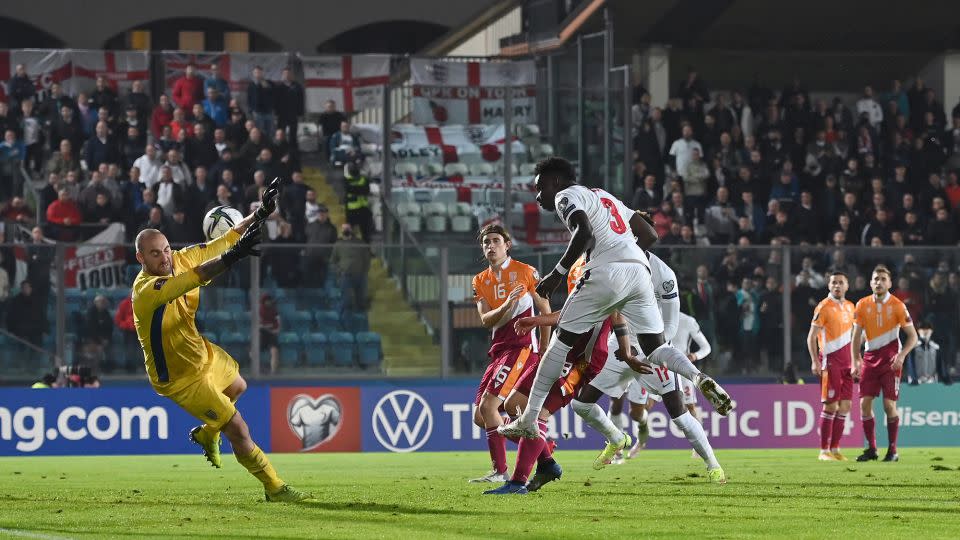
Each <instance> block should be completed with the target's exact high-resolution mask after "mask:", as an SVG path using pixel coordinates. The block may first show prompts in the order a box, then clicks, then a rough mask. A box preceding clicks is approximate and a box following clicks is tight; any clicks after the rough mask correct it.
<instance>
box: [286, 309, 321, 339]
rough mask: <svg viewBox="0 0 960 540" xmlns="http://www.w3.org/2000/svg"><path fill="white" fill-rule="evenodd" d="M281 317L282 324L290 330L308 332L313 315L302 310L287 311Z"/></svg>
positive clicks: (311, 328)
mask: <svg viewBox="0 0 960 540" xmlns="http://www.w3.org/2000/svg"><path fill="white" fill-rule="evenodd" d="M281 316H282V317H283V321H282V326H283V328H286V329H288V330H290V331H291V332H298V333H301V334H302V333H303V332H309V331H310V330H313V317H312V316H311V315H310V314H309V313H305V312H303V311H292V312H288V313H287V314H285V315H281Z"/></svg>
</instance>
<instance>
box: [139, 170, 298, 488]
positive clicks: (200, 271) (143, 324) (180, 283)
mask: <svg viewBox="0 0 960 540" xmlns="http://www.w3.org/2000/svg"><path fill="white" fill-rule="evenodd" d="M279 191H280V179H279V178H277V179H275V180H274V181H273V182H272V183H271V184H270V186H269V187H268V188H267V189H266V190H265V191H264V193H263V197H262V204H261V206H260V208H258V209H257V211H256V212H254V213H253V214H250V215H249V216H247V217H246V218H244V219H243V221H241V222H240V223H239V224H237V226H236V227H234V228H233V229H232V230H231V231H229V232H228V233H227V234H225V235H223V236H222V237H220V238H217V239H216V240H213V241H211V242H210V243H208V244H199V245H195V246H191V247H187V248H184V249H181V250H178V251H171V250H170V244H169V242H167V238H166V237H165V236H164V235H163V233H161V232H160V231H158V230H156V229H145V230H143V231H141V232H140V234H138V235H137V239H136V249H137V261H139V262H140V264H142V265H143V268H142V269H141V270H140V273H139V274H138V275H137V278H136V280H135V281H134V283H133V294H132V298H133V320H134V324H135V326H136V329H137V337H138V338H139V339H140V345H141V346H142V347H143V356H144V363H145V364H146V368H147V375H148V376H149V377H150V384H152V385H153V388H154V389H155V390H156V391H157V393H158V394H160V395H162V396H166V397H168V398H170V399H172V400H173V401H174V402H175V403H176V404H177V405H179V406H181V407H183V409H185V410H186V411H187V412H188V413H190V414H191V415H193V416H194V417H196V418H198V419H200V420H201V421H203V425H202V426H200V427H197V428H194V429H193V430H192V431H191V432H190V440H192V441H193V442H195V443H196V444H198V445H200V447H202V448H203V453H204V455H205V456H206V457H207V460H208V461H210V463H211V464H213V466H214V467H218V468H219V467H220V464H221V462H220V433H221V432H223V434H224V435H226V437H227V439H228V440H229V441H230V444H231V445H232V446H233V452H234V454H235V455H236V457H237V461H239V462H240V464H241V465H243V466H244V467H246V469H247V470H248V471H250V474H252V475H254V476H255V477H256V478H257V479H258V480H260V481H261V482H262V483H263V487H264V491H265V493H266V499H267V501H279V502H296V501H301V500H304V499H307V498H309V495H308V494H306V493H303V492H300V491H297V490H295V489H293V488H291V487H290V486H288V485H286V484H285V483H284V482H283V480H281V479H280V478H279V477H278V476H277V472H276V471H275V470H274V468H273V466H272V465H271V464H270V460H269V459H267V456H266V455H265V454H264V453H263V451H262V450H260V447H258V446H257V444H256V443H255V442H253V439H252V438H251V437H250V430H249V429H248V427H247V424H246V422H244V420H243V417H241V416H240V413H239V412H237V409H236V407H235V406H234V403H235V402H236V401H237V399H238V398H239V397H240V395H241V394H242V393H243V392H244V390H246V389H247V383H246V381H244V380H243V377H241V376H240V373H239V371H238V367H237V362H236V361H235V360H234V359H233V358H231V357H230V355H228V354H227V353H226V352H224V350H223V349H221V348H220V347H217V346H216V345H214V344H213V343H210V342H209V341H208V340H207V339H206V338H204V337H203V336H201V335H200V333H199V332H198V331H197V324H196V321H195V320H194V317H195V315H196V312H197V305H198V304H199V301H200V290H199V287H200V286H202V285H206V284H208V283H209V282H210V280H211V279H213V278H214V277H216V276H218V275H220V274H222V273H223V272H225V271H227V269H229V268H230V267H231V266H233V265H234V264H236V263H237V262H238V261H240V260H241V259H244V258H245V257H247V256H249V255H259V253H258V252H257V251H256V246H257V244H258V243H259V242H260V227H261V225H262V223H263V222H264V221H265V220H266V219H267V217H268V216H269V215H270V214H272V213H273V211H274V210H275V209H276V207H277V197H278V195H279Z"/></svg>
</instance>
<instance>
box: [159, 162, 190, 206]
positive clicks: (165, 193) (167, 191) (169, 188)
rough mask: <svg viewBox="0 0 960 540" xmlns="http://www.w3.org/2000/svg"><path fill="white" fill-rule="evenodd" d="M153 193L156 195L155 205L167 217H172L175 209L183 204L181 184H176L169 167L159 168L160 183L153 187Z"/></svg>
mask: <svg viewBox="0 0 960 540" xmlns="http://www.w3.org/2000/svg"><path fill="white" fill-rule="evenodd" d="M153 191H154V192H155V193H156V194H157V204H158V205H159V206H160V207H161V208H162V209H163V211H164V213H165V214H166V215H167V216H168V217H169V216H172V215H173V212H174V210H175V209H176V208H177V207H179V206H182V205H183V204H184V198H183V184H182V183H180V182H176V179H175V178H174V175H173V170H172V169H171V167H170V166H169V165H164V166H163V167H161V168H160V182H159V183H158V184H157V185H155V186H153Z"/></svg>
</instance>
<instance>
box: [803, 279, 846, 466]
mask: <svg viewBox="0 0 960 540" xmlns="http://www.w3.org/2000/svg"><path fill="white" fill-rule="evenodd" d="M827 287H828V288H829V289H830V294H828V295H827V297H826V298H824V299H823V300H821V301H820V303H819V304H817V307H816V308H815V309H814V310H813V320H812V321H811V322H810V332H809V333H808V334H807V350H808V351H809V352H810V371H812V372H813V374H814V375H817V376H819V377H820V401H821V402H822V403H823V412H821V413H820V456H819V457H818V458H817V459H819V460H820V461H847V458H846V457H844V455H843V454H841V453H840V439H841V437H843V427H844V425H845V424H846V421H847V415H848V414H850V402H851V400H852V399H853V373H851V370H852V368H853V366H852V363H851V362H852V358H853V356H852V353H851V347H850V343H851V341H852V339H853V338H852V336H853V317H854V309H855V308H854V306H853V302H851V301H849V300H847V299H846V294H847V290H848V289H849V288H850V284H849V281H848V280H847V275H846V274H844V273H843V272H839V271H837V272H833V273H831V274H830V281H829V282H828V283H827Z"/></svg>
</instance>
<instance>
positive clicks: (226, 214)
mask: <svg viewBox="0 0 960 540" xmlns="http://www.w3.org/2000/svg"><path fill="white" fill-rule="evenodd" d="M242 220H243V214H241V213H240V211H239V210H237V209H236V208H233V207H230V206H217V207H214V208H211V209H210V211H209V212H207V215H205V216H203V234H204V235H205V236H206V237H207V240H214V239H216V238H220V237H221V236H223V235H225V234H227V231H229V230H230V229H232V228H234V227H236V225H237V223H240V222H241V221H242Z"/></svg>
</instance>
